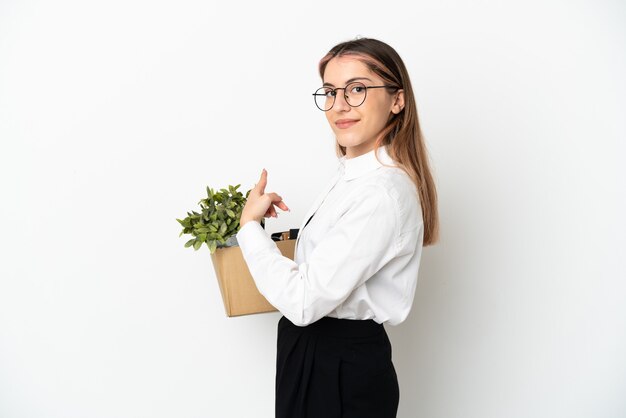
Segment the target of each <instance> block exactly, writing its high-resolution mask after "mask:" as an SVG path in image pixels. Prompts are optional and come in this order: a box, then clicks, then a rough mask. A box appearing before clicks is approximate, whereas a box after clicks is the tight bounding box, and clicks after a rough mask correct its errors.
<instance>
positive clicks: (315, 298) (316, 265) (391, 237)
mask: <svg viewBox="0 0 626 418" xmlns="http://www.w3.org/2000/svg"><path fill="white" fill-rule="evenodd" d="M360 196H361V197H360V198H359V200H358V201H356V202H353V204H352V205H351V206H350V207H349V208H347V209H346V211H345V212H344V213H343V214H342V216H341V217H340V218H339V219H338V221H337V222H336V223H335V224H334V226H333V227H332V228H331V229H330V231H328V233H327V234H326V235H325V236H324V238H323V239H322V241H320V242H319V243H318V245H317V246H316V247H315V249H314V250H313V251H312V253H311V254H310V256H309V257H308V260H307V261H306V262H303V263H301V264H297V263H296V262H295V261H293V260H291V259H289V258H288V257H284V256H283V255H282V254H281V252H280V250H279V249H278V247H277V246H276V243H275V242H274V241H273V240H272V239H271V238H269V237H268V236H267V234H266V232H265V230H264V229H263V228H261V225H260V224H259V223H258V222H247V223H246V224H245V225H243V226H242V227H241V229H240V230H239V232H238V234H237V241H238V242H239V246H240V247H241V250H242V253H243V256H244V259H245V261H246V263H247V264H248V268H249V270H250V273H251V275H252V277H253V278H254V281H255V283H256V285H257V288H258V289H259V292H261V294H262V295H263V296H265V298H266V299H267V300H268V301H269V302H270V303H271V304H272V305H273V306H274V307H275V308H277V309H278V310H279V311H280V312H282V313H283V315H285V316H286V317H287V318H288V319H289V320H290V321H291V322H293V323H294V324H296V325H299V326H305V325H308V324H311V323H313V322H315V321H317V320H318V319H320V318H322V317H324V316H326V315H327V314H328V313H330V312H331V311H333V310H334V309H335V308H336V307H337V306H339V305H340V304H341V303H342V302H343V301H344V300H346V299H347V298H348V296H349V295H350V293H352V291H353V290H354V289H355V288H356V287H358V286H360V285H361V284H363V283H364V282H365V281H366V280H367V279H369V278H370V277H372V276H373V275H374V274H375V273H376V272H377V271H378V270H380V269H381V268H382V267H383V266H384V265H385V264H386V263H387V262H389V261H390V260H392V259H393V258H394V257H395V256H396V255H397V254H398V252H399V249H400V243H399V213H398V208H397V202H395V200H394V199H393V197H392V196H391V195H390V194H389V193H388V192H387V191H386V190H385V189H384V188H383V187H382V186H379V185H369V186H367V187H365V188H364V189H363V190H362V193H361V194H360Z"/></svg>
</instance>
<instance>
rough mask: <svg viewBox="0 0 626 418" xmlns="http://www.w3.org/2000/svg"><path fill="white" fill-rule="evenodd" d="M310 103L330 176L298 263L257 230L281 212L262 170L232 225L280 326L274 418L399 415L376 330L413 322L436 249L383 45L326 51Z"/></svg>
mask: <svg viewBox="0 0 626 418" xmlns="http://www.w3.org/2000/svg"><path fill="white" fill-rule="evenodd" d="M319 74H320V77H321V78H322V82H323V86H322V87H321V88H319V89H318V90H317V91H316V92H315V93H314V94H313V97H314V99H315V104H316V106H317V107H318V108H319V109H320V110H322V111H324V112H325V114H326V118H327V120H328V123H329V124H330V127H331V129H332V130H333V132H334V134H335V138H336V151H337V157H338V170H337V173H336V175H335V176H334V177H333V179H332V180H331V182H330V183H329V184H328V185H327V187H326V188H325V189H324V190H323V191H322V193H321V194H320V195H319V196H318V198H317V199H316V201H315V203H314V204H313V206H312V207H311V209H310V210H309V212H308V213H307V215H306V216H305V218H304V219H306V222H304V220H303V223H304V225H303V226H302V227H301V228H300V232H299V236H298V240H297V242H296V253H295V257H294V260H291V259H289V258H287V257H283V256H282V254H281V253H280V251H279V250H278V248H277V246H276V244H275V243H274V241H273V240H272V239H271V238H270V237H269V236H268V235H267V234H266V233H265V230H264V229H263V228H262V227H261V225H260V221H261V219H263V217H270V216H273V217H276V216H278V215H277V212H276V207H278V208H280V209H281V210H283V211H288V210H289V208H288V207H287V205H286V204H285V202H284V201H283V199H282V197H281V196H279V195H278V194H276V193H266V192H265V186H266V184H267V172H266V171H265V169H263V172H262V174H261V178H260V180H259V182H258V183H257V184H256V185H255V187H254V188H253V189H252V190H251V192H250V194H249V196H248V200H247V202H246V205H245V207H244V209H243V212H242V215H241V219H240V225H241V226H240V230H239V232H238V234H237V239H238V242H239V246H240V247H241V250H242V253H243V256H244V259H245V261H246V263H247V265H248V267H249V270H250V273H251V274H252V277H253V278H254V280H255V283H256V285H257V287H258V289H259V291H260V292H261V294H263V295H264V296H265V297H266V298H267V300H268V301H269V302H270V303H271V304H272V305H273V306H274V307H276V308H277V309H278V310H279V311H280V312H281V313H282V314H283V316H282V317H281V319H280V321H279V323H278V342H277V357H276V417H278V418H295V417H298V418H305V417H307V418H317V417H320V418H322V417H323V418H334V417H343V418H347V417H354V418H367V417H375V418H385V417H395V416H396V412H397V409H398V403H399V387H398V379H397V375H396V371H395V368H394V366H393V362H392V358H391V344H390V342H389V339H388V337H387V333H386V331H385V328H384V326H383V324H384V323H388V324H390V325H397V324H399V323H401V322H402V321H404V320H405V319H406V317H407V315H408V314H409V311H410V309H411V305H412V303H413V298H414V294H415V288H416V284H417V276H418V270H419V265H420V257H421V254H422V247H423V246H426V245H431V244H434V243H435V242H436V241H437V239H438V225H439V223H438V214H437V194H436V190H435V185H434V182H433V178H432V176H431V173H430V168H429V163H428V156H427V151H426V147H425V145H424V141H423V138H422V134H421V131H420V127H419V122H418V117H417V109H416V104H415V98H414V95H413V90H412V87H411V82H410V80H409V75H408V72H407V70H406V68H405V66H404V63H403V62H402V59H401V58H400V56H399V55H398V54H397V53H396V51H395V50H394V49H393V48H391V47H390V46H389V45H387V44H386V43H384V42H381V41H378V40H375V39H367V38H361V39H356V40H352V41H348V42H343V43H340V44H338V45H336V46H335V47H333V48H332V49H331V50H330V51H329V52H328V54H326V56H324V57H323V58H322V60H321V61H320V63H319Z"/></svg>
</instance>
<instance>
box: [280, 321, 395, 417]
mask: <svg viewBox="0 0 626 418" xmlns="http://www.w3.org/2000/svg"><path fill="white" fill-rule="evenodd" d="M399 398H400V389H399V386H398V377H397V375H396V370H395V368H394V366H393V363H392V359H391V343H390V341H389V338H388V336H387V332H386V331H385V328H384V327H383V325H382V324H378V323H377V322H375V321H374V320H372V319H369V320H349V319H337V318H331V317H324V318H322V319H320V320H318V321H316V322H314V323H312V324H310V325H308V326H305V327H299V326H296V325H294V324H293V323H292V322H291V321H289V320H288V319H287V318H285V317H284V316H283V317H282V318H281V319H280V321H279V322H278V342H277V355H276V418H369V417H372V418H374V417H375V418H395V416H396V413H397V410H398V402H399Z"/></svg>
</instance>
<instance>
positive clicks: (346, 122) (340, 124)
mask: <svg viewBox="0 0 626 418" xmlns="http://www.w3.org/2000/svg"><path fill="white" fill-rule="evenodd" d="M358 121H359V120H358V119H339V120H336V121H335V125H336V126H337V128H339V129H347V128H349V127H351V126H352V125H354V124H355V123H357V122H358Z"/></svg>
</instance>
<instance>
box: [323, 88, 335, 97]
mask: <svg viewBox="0 0 626 418" xmlns="http://www.w3.org/2000/svg"><path fill="white" fill-rule="evenodd" d="M324 95H326V97H335V96H336V95H337V92H336V91H335V90H333V89H331V88H328V89H325V90H324Z"/></svg>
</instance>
